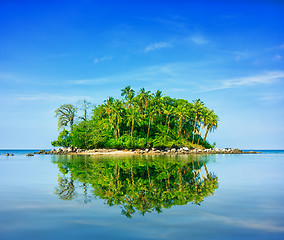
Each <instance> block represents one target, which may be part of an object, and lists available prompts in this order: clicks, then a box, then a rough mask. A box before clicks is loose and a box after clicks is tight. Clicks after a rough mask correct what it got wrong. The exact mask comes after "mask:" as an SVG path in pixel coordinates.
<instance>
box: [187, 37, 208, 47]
mask: <svg viewBox="0 0 284 240" xmlns="http://www.w3.org/2000/svg"><path fill="white" fill-rule="evenodd" d="M190 40H191V41H192V42H193V43H195V44H197V45H205V44H207V43H209V41H208V40H207V39H206V38H205V37H204V36H202V35H200V34H198V35H193V36H191V37H190Z"/></svg>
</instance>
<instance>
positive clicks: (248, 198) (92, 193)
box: [0, 150, 284, 240]
mask: <svg viewBox="0 0 284 240" xmlns="http://www.w3.org/2000/svg"><path fill="white" fill-rule="evenodd" d="M6 152H9V153H14V154H15V156H9V157H6V156H4V154H5V153H6ZM27 152H33V150H29V151H24V150H21V151H15V150H13V151H12V150H8V151H7V150H5V151H3V150H0V239H1V240H10V239H31V240H32V239H78V238H80V239H114V238H115V239H284V187H283V186H284V174H283V171H284V151H264V153H263V154H257V155H254V154H247V155H209V156H199V157H189V156H180V157H158V156H156V157H145V156H144V157H104V158H101V157H81V158H80V157H71V156H51V155H35V156H34V157H26V156H25V154H26V153H27Z"/></svg>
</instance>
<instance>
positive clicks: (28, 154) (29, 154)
mask: <svg viewBox="0 0 284 240" xmlns="http://www.w3.org/2000/svg"><path fill="white" fill-rule="evenodd" d="M26 156H34V155H33V154H31V153H27V154H26Z"/></svg>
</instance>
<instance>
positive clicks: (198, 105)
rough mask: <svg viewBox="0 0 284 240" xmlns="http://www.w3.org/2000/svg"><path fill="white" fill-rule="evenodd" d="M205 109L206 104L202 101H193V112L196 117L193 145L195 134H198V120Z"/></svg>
mask: <svg viewBox="0 0 284 240" xmlns="http://www.w3.org/2000/svg"><path fill="white" fill-rule="evenodd" d="M203 107H204V103H203V102H202V101H201V100H200V99H196V100H195V101H193V108H192V111H193V113H194V115H195V117H194V124H193V137H192V142H191V143H193V142H194V136H195V132H196V129H197V123H198V118H199V116H200V115H201V113H202V109H203Z"/></svg>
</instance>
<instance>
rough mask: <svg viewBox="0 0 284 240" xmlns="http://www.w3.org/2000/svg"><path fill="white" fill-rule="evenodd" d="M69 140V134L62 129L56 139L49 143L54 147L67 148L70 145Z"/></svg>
mask: <svg viewBox="0 0 284 240" xmlns="http://www.w3.org/2000/svg"><path fill="white" fill-rule="evenodd" d="M70 143H71V139H70V136H69V132H68V131H67V130H65V129H63V130H62V131H61V132H60V133H59V136H58V138H57V140H55V141H53V142H51V145H52V146H54V147H69V146H70V145H71V144H70Z"/></svg>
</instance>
